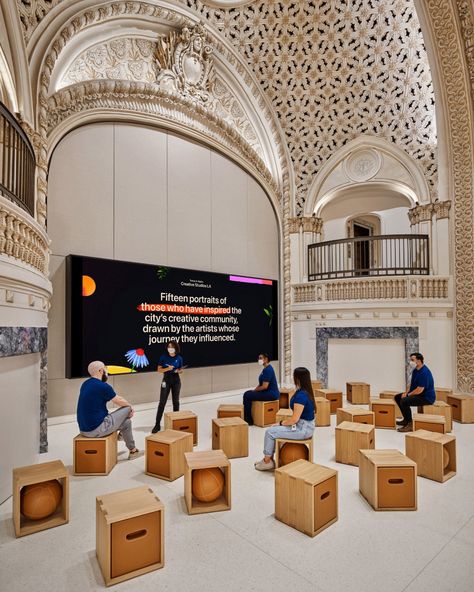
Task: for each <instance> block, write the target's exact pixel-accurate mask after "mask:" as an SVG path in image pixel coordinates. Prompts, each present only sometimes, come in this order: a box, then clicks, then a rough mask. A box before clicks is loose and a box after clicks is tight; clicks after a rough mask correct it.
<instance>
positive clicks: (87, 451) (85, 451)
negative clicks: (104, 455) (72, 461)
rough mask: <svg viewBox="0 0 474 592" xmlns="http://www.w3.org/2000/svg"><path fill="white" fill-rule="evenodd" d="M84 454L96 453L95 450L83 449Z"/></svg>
mask: <svg viewBox="0 0 474 592" xmlns="http://www.w3.org/2000/svg"><path fill="white" fill-rule="evenodd" d="M84 454H97V450H84Z"/></svg>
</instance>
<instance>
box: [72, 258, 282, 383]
mask: <svg viewBox="0 0 474 592" xmlns="http://www.w3.org/2000/svg"><path fill="white" fill-rule="evenodd" d="M277 295H278V289H277V282H276V281H275V280H269V279H263V278H251V277H243V276H237V275H231V274H223V273H211V272H208V271H195V270H189V269H179V268H175V267H166V266H159V265H147V264H142V263H129V262H125V261H112V260H109V259H97V258H94V257H80V256H77V255H69V256H68V257H67V339H66V341H67V352H66V359H67V369H66V374H67V377H68V378H79V377H83V376H86V375H87V366H88V364H89V363H90V362H91V361H93V360H101V361H103V362H104V363H105V364H106V365H107V366H108V368H109V373H110V374H130V373H132V374H133V373H136V372H150V371H153V372H154V371H156V368H157V365H158V360H159V358H160V356H161V355H162V354H163V353H165V351H166V342H167V341H168V340H170V339H174V340H176V341H177V342H178V344H179V346H180V349H181V355H182V356H183V360H184V364H185V365H186V366H188V367H189V368H199V367H205V366H219V365H222V364H242V363H246V362H253V361H256V360H257V356H258V354H259V353H268V354H269V355H270V356H271V358H272V359H276V358H277V357H278V331H277V328H278V320H277V310H278V308H277V306H278V303H277Z"/></svg>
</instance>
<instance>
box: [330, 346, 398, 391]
mask: <svg viewBox="0 0 474 592" xmlns="http://www.w3.org/2000/svg"><path fill="white" fill-rule="evenodd" d="M405 364H406V361H405V340H404V339H329V340H328V384H330V385H331V387H330V388H335V389H338V390H341V391H342V392H343V393H345V392H346V383H347V382H367V383H369V384H370V394H371V396H372V397H376V396H377V395H378V394H379V393H380V391H383V390H400V391H401V390H403V389H404V388H405Z"/></svg>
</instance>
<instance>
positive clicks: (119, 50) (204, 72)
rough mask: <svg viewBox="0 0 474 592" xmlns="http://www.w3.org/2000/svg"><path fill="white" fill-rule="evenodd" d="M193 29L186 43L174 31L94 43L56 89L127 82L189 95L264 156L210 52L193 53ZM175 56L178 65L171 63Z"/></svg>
mask: <svg viewBox="0 0 474 592" xmlns="http://www.w3.org/2000/svg"><path fill="white" fill-rule="evenodd" d="M197 29H199V27H198V28H197ZM197 29H196V30H195V31H196V33H195V32H191V33H190V37H192V38H193V39H191V38H190V39H188V40H186V41H185V43H183V42H182V40H181V36H180V35H181V34H180V35H178V34H176V33H174V32H173V33H171V34H170V35H171V36H170V37H169V39H166V38H160V39H159V40H157V41H152V40H150V39H145V38H140V37H119V38H115V39H111V40H108V41H104V42H102V43H98V44H96V45H94V46H92V47H89V48H87V49H86V50H84V51H82V52H81V53H80V55H78V56H77V57H76V58H75V59H74V60H73V61H72V63H71V64H70V66H69V67H68V68H67V69H66V71H65V72H64V74H63V75H62V76H61V78H60V81H59V83H58V84H57V85H56V89H55V90H56V91H59V90H61V89H64V88H66V87H68V86H70V85H73V84H77V83H80V82H86V81H90V80H127V81H131V82H146V83H149V84H151V85H156V86H157V87H160V88H161V89H162V90H165V91H168V92H171V93H178V94H180V93H181V94H183V95H188V96H193V97H194V98H195V99H196V100H198V101H200V102H202V103H203V104H206V106H207V108H208V109H209V110H210V111H212V112H213V113H215V114H216V115H217V116H218V117H220V118H222V119H223V120H224V121H226V122H227V123H229V124H230V125H231V126H232V127H233V128H234V129H235V130H236V131H238V132H239V133H240V134H241V135H242V136H243V137H244V139H245V140H246V141H247V142H248V143H249V144H250V146H251V147H252V148H253V149H254V150H255V152H256V153H257V154H258V155H259V156H260V157H261V158H263V156H264V155H263V149H262V146H261V143H260V141H259V139H258V136H257V133H256V131H255V130H254V128H253V126H252V125H251V123H250V120H249V118H248V117H247V115H246V113H245V110H244V108H243V106H242V105H241V104H240V102H239V100H238V98H237V97H236V96H235V95H234V94H233V92H232V90H231V89H230V88H229V86H228V84H227V83H226V82H225V81H224V80H223V79H222V77H221V76H220V75H219V73H218V72H216V71H215V69H214V67H213V62H212V60H211V59H210V58H211V54H212V48H210V47H209V46H208V45H206V44H205V43H201V45H202V47H201V49H200V50H199V51H200V52H201V53H202V54H203V55H199V54H198V53H196V54H195V51H194V49H193V48H194V41H196V39H197V38H198V37H199V39H201V36H200V34H201V33H202V31H201V30H200V29H199V31H198V30H197ZM186 31H188V30H187V29H186ZM170 44H171V45H170ZM190 44H191V45H192V47H191V45H190ZM188 46H189V47H188ZM175 57H177V59H178V61H179V63H176V64H175V63H174V62H175ZM201 66H202V67H201ZM201 78H202V80H201Z"/></svg>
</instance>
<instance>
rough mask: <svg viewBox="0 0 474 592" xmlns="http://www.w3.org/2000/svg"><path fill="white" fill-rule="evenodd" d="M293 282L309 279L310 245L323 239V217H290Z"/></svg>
mask: <svg viewBox="0 0 474 592" xmlns="http://www.w3.org/2000/svg"><path fill="white" fill-rule="evenodd" d="M289 222H290V236H291V262H292V274H291V279H292V283H302V282H307V281H308V246H309V245H311V244H312V243H317V242H319V241H320V240H321V234H322V230H323V220H322V218H317V217H316V216H300V217H297V218H291V219H290V221H289Z"/></svg>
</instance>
